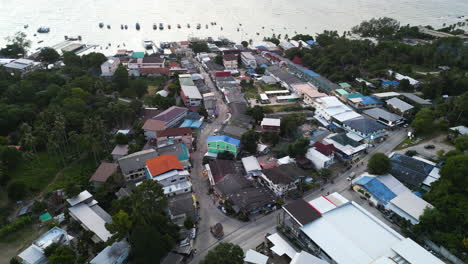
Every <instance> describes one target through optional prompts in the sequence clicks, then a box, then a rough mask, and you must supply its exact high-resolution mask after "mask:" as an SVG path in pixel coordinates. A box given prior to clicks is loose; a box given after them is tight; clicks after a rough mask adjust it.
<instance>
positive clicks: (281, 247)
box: [267, 233, 297, 259]
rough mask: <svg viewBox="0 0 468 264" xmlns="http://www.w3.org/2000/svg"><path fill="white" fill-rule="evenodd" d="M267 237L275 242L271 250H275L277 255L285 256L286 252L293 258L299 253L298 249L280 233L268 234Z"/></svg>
mask: <svg viewBox="0 0 468 264" xmlns="http://www.w3.org/2000/svg"><path fill="white" fill-rule="evenodd" d="M267 239H268V240H269V241H270V242H271V243H273V244H274V246H273V247H272V248H271V250H272V251H273V252H275V254H276V255H278V256H283V255H284V254H286V255H287V256H288V257H290V258H291V259H292V258H294V256H295V255H296V254H297V252H296V250H295V249H294V248H293V247H292V246H291V245H290V244H289V243H288V242H287V241H286V240H284V238H282V237H281V236H280V235H279V234H278V233H274V234H273V235H271V236H268V237H267Z"/></svg>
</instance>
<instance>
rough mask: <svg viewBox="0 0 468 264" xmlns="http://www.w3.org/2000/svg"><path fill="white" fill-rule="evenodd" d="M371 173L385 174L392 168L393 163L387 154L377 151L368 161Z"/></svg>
mask: <svg viewBox="0 0 468 264" xmlns="http://www.w3.org/2000/svg"><path fill="white" fill-rule="evenodd" d="M367 169H368V170H369V173H371V174H375V175H383V174H385V173H388V172H389V171H390V170H391V169H392V163H391V162H390V159H389V158H388V157H387V155H385V154H383V153H375V154H374V155H372V157H371V158H370V160H369V163H367Z"/></svg>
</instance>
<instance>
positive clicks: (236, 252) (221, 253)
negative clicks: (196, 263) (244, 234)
mask: <svg viewBox="0 0 468 264" xmlns="http://www.w3.org/2000/svg"><path fill="white" fill-rule="evenodd" d="M200 263H201V264H220V263H223V264H243V263H244V251H242V248H241V247H239V246H238V245H235V244H231V243H224V242H221V243H219V244H218V245H217V246H216V247H215V248H213V249H212V250H210V251H208V254H207V255H206V257H205V258H204V259H203V260H202V261H201V262H200Z"/></svg>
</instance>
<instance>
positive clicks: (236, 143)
mask: <svg viewBox="0 0 468 264" xmlns="http://www.w3.org/2000/svg"><path fill="white" fill-rule="evenodd" d="M206 141H207V144H208V152H209V153H221V152H225V151H227V152H230V153H232V154H233V155H234V157H235V156H237V153H238V152H239V148H240V140H238V139H235V138H231V137H228V136H210V137H208V139H207V140H206Z"/></svg>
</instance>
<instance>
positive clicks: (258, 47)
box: [255, 46, 267, 50]
mask: <svg viewBox="0 0 468 264" xmlns="http://www.w3.org/2000/svg"><path fill="white" fill-rule="evenodd" d="M255 48H257V49H264V50H266V49H267V48H266V47H265V46H256V47H255Z"/></svg>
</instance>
